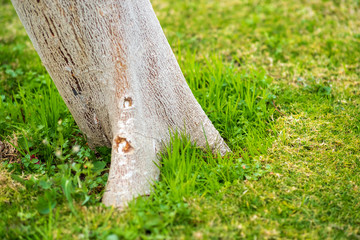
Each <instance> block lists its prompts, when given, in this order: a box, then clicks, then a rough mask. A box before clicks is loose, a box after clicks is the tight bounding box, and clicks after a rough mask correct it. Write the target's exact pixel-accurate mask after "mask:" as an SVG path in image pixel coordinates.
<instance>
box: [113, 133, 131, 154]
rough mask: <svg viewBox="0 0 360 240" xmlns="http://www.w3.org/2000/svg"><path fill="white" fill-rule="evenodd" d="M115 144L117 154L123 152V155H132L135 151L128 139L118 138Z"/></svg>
mask: <svg viewBox="0 0 360 240" xmlns="http://www.w3.org/2000/svg"><path fill="white" fill-rule="evenodd" d="M114 142H115V146H116V150H117V152H120V151H122V152H123V153H131V152H132V151H133V150H134V148H133V147H132V146H131V145H130V143H129V142H128V141H127V140H126V138H122V137H119V136H117V137H116V138H115V140H114Z"/></svg>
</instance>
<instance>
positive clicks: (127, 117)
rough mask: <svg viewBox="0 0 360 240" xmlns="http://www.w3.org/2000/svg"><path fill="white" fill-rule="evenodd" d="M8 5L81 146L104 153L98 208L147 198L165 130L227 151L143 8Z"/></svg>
mask: <svg viewBox="0 0 360 240" xmlns="http://www.w3.org/2000/svg"><path fill="white" fill-rule="evenodd" d="M12 3H13V5H14V7H15V9H16V12H17V14H18V15H19V18H20V20H21V22H22V23H23V25H24V26H25V29H26V31H27V33H28V35H29V37H30V39H31V41H32V43H33V45H34V47H35V49H36V51H37V52H38V54H39V56H40V58H41V60H42V62H43V64H44V66H45V67H46V69H47V71H48V72H49V74H50V76H51V78H52V79H53V81H54V82H55V85H56V86H57V88H58V90H59V92H60V94H61V96H62V97H63V99H64V101H65V103H66V104H67V106H68V107H69V109H70V112H71V113H72V114H73V116H74V118H75V120H76V122H77V124H78V126H79V127H80V129H81V130H82V131H83V132H84V133H85V134H86V136H87V137H88V140H89V143H90V144H91V145H92V146H104V145H105V146H109V147H112V159H111V168H110V174H109V180H108V183H107V186H106V191H105V194H104V197H103V202H104V203H105V204H106V205H114V206H117V207H121V206H123V205H125V204H126V203H127V202H128V201H129V200H131V199H132V198H133V197H136V196H138V195H145V194H148V193H149V191H150V189H151V182H152V181H154V180H156V179H157V178H158V176H159V169H158V168H157V167H156V165H155V163H154V161H155V162H156V161H157V160H156V159H157V153H158V152H159V151H161V150H162V147H163V146H164V143H167V142H168V140H169V129H172V130H177V131H184V130H186V132H187V133H188V134H189V135H190V138H191V139H192V141H195V142H196V143H197V145H198V146H202V147H206V145H207V142H208V144H209V146H210V147H211V148H212V149H213V150H214V151H220V153H221V154H225V153H226V152H228V151H230V150H229V148H228V146H227V145H226V144H225V142H224V141H223V139H222V138H221V136H220V135H219V133H218V131H217V130H216V129H215V128H214V126H213V125H212V123H211V121H210V120H209V119H208V118H207V116H206V115H205V113H204V111H203V110H202V109H201V107H200V105H199V104H198V103H197V101H196V100H195V98H194V96H193V94H192V93H191V90H190V89H189V87H188V85H187V83H186V81H185V79H184V76H183V74H182V72H181V69H180V67H179V65H178V63H177V61H176V58H175V56H174V54H173V52H172V50H171V48H170V46H169V44H168V42H167V40H166V37H165V35H164V33H163V31H162V28H161V26H160V24H159V21H158V20H157V18H156V16H155V13H154V11H153V9H152V6H151V4H150V2H149V0H104V1H99V0H12ZM204 131H205V132H204ZM205 134H206V138H205ZM206 139H207V140H206Z"/></svg>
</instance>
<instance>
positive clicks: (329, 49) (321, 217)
mask: <svg viewBox="0 0 360 240" xmlns="http://www.w3.org/2000/svg"><path fill="white" fill-rule="evenodd" d="M152 3H153V6H154V9H155V11H156V13H157V15H158V18H159V20H160V22H161V24H162V26H163V29H164V31H165V34H166V36H167V37H168V40H169V42H170V44H171V46H172V48H173V50H174V52H175V55H176V56H177V58H178V61H179V63H180V66H181V68H182V70H183V72H184V74H185V77H186V79H187V81H188V84H189V86H190V88H191V89H192V91H193V93H194V95H195V97H196V98H197V100H198V101H199V103H200V104H201V106H202V107H203V109H204V111H205V112H206V113H207V114H208V116H209V118H210V119H211V120H212V122H213V123H214V125H215V127H216V128H217V129H218V130H219V132H220V133H221V135H222V136H223V137H224V139H225V140H226V142H227V143H228V145H229V146H230V148H231V149H232V150H233V154H231V155H229V156H226V157H224V158H222V157H220V156H216V155H211V154H209V153H206V152H203V151H202V150H201V149H199V148H197V147H196V146H194V145H192V144H191V143H190V142H189V140H188V139H187V138H186V136H181V135H176V134H175V135H174V136H173V138H172V144H171V147H170V145H169V147H168V148H167V149H166V151H164V153H163V154H162V155H161V163H162V165H161V180H160V181H159V182H156V183H155V185H154V191H153V193H152V194H151V195H150V196H149V197H140V198H138V199H136V200H134V201H132V202H131V203H130V205H129V207H128V208H126V209H124V210H123V211H121V212H120V211H117V210H116V209H113V208H106V207H104V206H103V205H102V204H101V197H102V194H103V191H104V186H105V183H106V181H107V177H108V169H109V165H110V151H109V149H107V148H98V149H97V151H92V150H90V149H89V147H88V146H87V144H86V139H85V137H84V136H83V135H82V133H81V131H80V130H79V129H78V127H77V125H76V123H75V122H74V120H73V118H72V116H71V115H70V113H69V111H68V109H67V108H66V106H65V104H64V102H63V101H62V99H61V97H60V96H59V94H58V91H57V89H56V87H55V86H54V84H53V83H52V81H51V79H50V77H49V76H48V74H47V73H46V70H45V69H44V67H43V66H42V64H41V61H40V59H39V57H38V56H37V54H36V52H35V50H34V49H33V47H32V45H31V42H30V40H29V39H28V37H27V35H26V32H25V30H24V28H23V27H22V25H21V23H20V21H19V19H18V17H17V16H16V13H15V11H14V9H13V7H12V5H11V3H10V1H9V0H0V6H1V8H0V22H1V28H0V141H1V142H2V144H0V238H1V239H106V240H116V239H243V238H246V239H289V238H290V239H292V238H294V239H360V2H359V0H333V1H330V0H306V1H298V0H288V1H275V0H267V1H251V0H242V1H240V0H239V1H236V0H227V1H220V0H208V1H205V0H175V1H170V0H153V1H152Z"/></svg>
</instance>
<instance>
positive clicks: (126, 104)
mask: <svg viewBox="0 0 360 240" xmlns="http://www.w3.org/2000/svg"><path fill="white" fill-rule="evenodd" d="M131 106H132V98H131V97H125V99H124V108H128V107H131Z"/></svg>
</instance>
